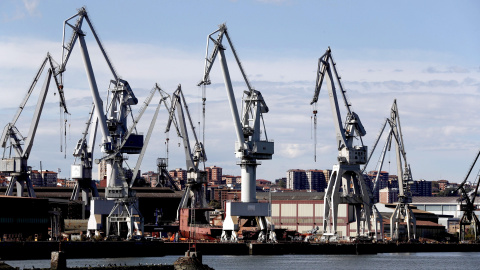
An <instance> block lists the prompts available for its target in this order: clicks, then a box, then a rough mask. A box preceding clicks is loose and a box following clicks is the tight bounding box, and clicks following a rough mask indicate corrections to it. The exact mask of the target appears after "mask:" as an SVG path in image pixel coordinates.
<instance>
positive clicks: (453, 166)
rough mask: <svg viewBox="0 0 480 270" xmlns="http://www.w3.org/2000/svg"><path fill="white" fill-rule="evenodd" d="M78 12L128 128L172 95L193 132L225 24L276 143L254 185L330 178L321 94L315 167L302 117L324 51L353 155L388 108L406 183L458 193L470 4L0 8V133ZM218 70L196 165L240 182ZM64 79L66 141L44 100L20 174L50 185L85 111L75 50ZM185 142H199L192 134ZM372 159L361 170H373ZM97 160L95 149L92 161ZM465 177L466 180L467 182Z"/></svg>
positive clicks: (260, 0)
mask: <svg viewBox="0 0 480 270" xmlns="http://www.w3.org/2000/svg"><path fill="white" fill-rule="evenodd" d="M82 6H85V7H86V8H87V11H88V15H89V18H90V19H91V21H92V22H93V24H94V27H95V31H96V33H97V34H98V35H99V37H100V38H101V40H102V42H103V44H104V47H105V49H106V51H107V53H108V55H109V57H110V59H111V61H112V63H113V65H114V66H115V69H116V70H117V72H118V74H120V76H121V77H122V78H123V79H125V80H127V81H128V82H129V83H130V85H131V86H132V88H133V90H134V93H135V95H136V96H137V97H138V99H139V105H137V106H135V107H133V112H134V115H136V113H137V111H138V110H139V108H140V104H141V103H142V102H143V100H144V99H145V98H146V97H147V95H148V93H149V92H150V90H151V89H152V87H153V86H154V85H155V83H158V84H159V85H160V86H161V88H162V89H163V90H164V91H165V92H167V93H170V94H171V93H173V91H174V90H175V89H176V88H177V85H178V84H181V85H182V89H183V91H184V93H185V95H186V99H187V102H188V105H189V108H190V111H191V114H192V118H193V120H194V122H195V123H197V122H202V123H203V118H202V113H201V112H202V106H201V93H202V92H201V88H199V87H197V86H196V85H197V83H198V82H199V81H200V80H201V79H202V77H203V68H204V59H205V48H206V41H207V36H208V34H210V33H211V32H213V31H215V30H217V29H218V25H219V24H222V23H226V25H227V27H228V32H229V35H230V37H231V39H232V42H233V44H234V46H235V49H236V52H237V53H238V55H239V58H240V60H241V61H242V64H243V67H244V69H245V71H246V74H247V76H248V80H249V82H250V83H251V85H253V87H254V88H255V89H256V90H259V91H260V92H261V93H262V95H263V97H264V99H265V101H266V103H267V105H268V107H269V109H270V111H269V112H268V113H267V114H264V120H265V129H266V132H267V134H268V139H273V140H274V142H275V154H274V155H273V159H272V160H263V161H262V165H260V166H258V167H257V179H266V180H270V181H274V180H275V179H278V178H281V177H285V176H286V172H287V170H289V169H331V168H332V166H333V164H335V163H336V157H337V149H336V146H335V129H334V125H333V116H332V113H331V109H330V102H329V99H328V94H327V88H326V85H324V86H323V87H322V91H321V92H320V96H319V101H318V104H317V109H318V114H317V117H318V127H317V145H316V154H317V158H316V161H314V149H315V147H314V140H313V133H314V132H313V127H312V106H311V105H310V101H311V99H312V96H313V92H314V89H315V79H316V69H317V62H318V58H319V57H320V56H321V55H322V54H323V53H324V52H325V50H326V49H327V48H328V47H329V46H330V47H331V49H332V55H333V57H334V59H335V62H336V64H337V65H336V67H337V69H338V71H339V73H340V75H341V76H342V81H343V84H344V87H345V89H346V91H347V95H348V99H349V101H350V103H351V104H352V108H353V111H355V112H356V113H357V114H358V115H359V117H360V119H361V121H362V123H363V125H364V127H365V129H366V131H367V134H366V136H364V137H363V142H364V144H365V145H367V146H368V147H370V148H371V146H372V145H373V143H374V141H375V140H376V138H377V135H378V132H379V130H380V128H381V125H382V124H383V122H384V121H385V118H386V117H388V116H389V110H390V107H391V106H392V103H393V100H394V99H396V100H397V104H398V108H399V114H400V119H401V125H402V126H401V127H402V132H403V136H404V143H405V149H406V152H407V160H408V163H409V164H410V166H411V169H412V174H413V178H414V179H415V180H418V179H425V180H429V181H432V180H440V179H446V180H449V181H451V182H461V181H463V179H464V177H465V174H466V173H467V171H468V169H469V167H470V165H471V163H472V161H473V159H474V157H475V155H476V153H477V152H478V149H479V148H480V136H478V135H480V118H479V117H477V114H478V112H477V111H478V101H479V100H480V53H479V52H480V24H479V23H478V18H479V15H480V2H478V1H473V0H472V1H467V0H462V1H441V0H440V1H439V0H435V1H428V0H427V1H300V0H245V1H219V0H207V1H108V0H107V1H59V0H48V1H36V0H24V1H14V0H4V1H0V85H1V86H2V88H1V89H0V91H1V94H2V99H3V104H2V110H1V111H0V118H1V119H2V122H3V123H0V125H2V126H4V125H6V124H7V123H8V122H9V121H11V119H12V118H13V116H14V115H15V112H16V110H17V108H18V106H19V105H20V103H21V101H22V100H23V98H24V96H25V93H26V92H27V89H28V87H29V85H30V83H31V81H32V79H33V77H34V76H35V74H36V72H37V70H38V68H39V66H40V64H41V62H42V60H43V58H44V57H45V55H46V53H47V52H50V53H51V55H52V56H53V58H54V59H55V60H56V61H57V62H60V61H61V51H62V48H61V46H62V34H63V31H62V29H63V22H64V21H65V20H66V19H68V18H70V17H71V16H73V15H75V14H76V13H77V9H78V8H80V7H82ZM85 26H86V25H85ZM85 26H84V28H83V30H84V31H85V33H86V37H85V38H86V40H87V45H88V48H89V52H90V55H91V58H92V64H93V67H94V71H95V76H96V78H97V83H98V86H99V89H100V92H101V95H102V98H103V99H104V100H105V99H106V93H107V89H108V85H109V81H110V80H111V79H112V76H111V74H110V73H109V70H108V67H107V65H106V63H105V61H104V60H103V59H102V57H101V54H100V51H99V50H98V46H97V45H96V44H95V42H94V39H93V37H92V31H91V30H90V29H88V28H86V27H85ZM226 58H227V61H228V64H229V69H230V73H231V77H232V81H233V85H234V91H235V95H236V99H237V104H238V106H240V102H241V94H242V92H243V90H245V89H246V86H245V84H244V82H243V79H242V77H241V75H240V73H239V71H238V68H237V66H236V64H235V60H234V57H233V55H232V53H231V50H230V48H229V47H228V46H227V50H226ZM219 66H220V64H219V63H215V64H214V66H213V68H212V71H211V75H210V78H211V81H212V84H211V85H210V86H208V87H207V88H206V98H207V100H206V115H205V117H206V118H205V138H204V140H205V149H206V153H207V157H208V161H207V162H206V166H213V165H216V166H218V167H222V168H223V174H231V175H240V167H239V166H238V165H236V161H237V160H236V159H235V155H234V143H235V140H236V136H235V131H234V126H233V120H232V116H231V114H230V109H229V105H228V100H227V94H226V91H225V87H224V84H223V78H222V74H221V69H220V67H219ZM64 76H65V77H64V78H65V83H64V89H65V97H66V103H67V107H68V109H69V111H70V113H71V114H70V115H69V116H68V117H67V120H68V121H67V128H66V135H64V134H60V125H61V124H62V123H61V120H60V116H59V115H60V113H59V107H58V97H57V96H56V95H54V91H53V89H54V88H53V87H52V88H51V90H50V92H49V94H48V97H47V100H46V104H45V108H44V111H43V113H42V116H41V120H40V126H39V128H38V131H37V135H36V137H35V142H34V146H33V149H32V153H31V156H30V158H29V165H30V166H32V167H33V169H40V161H41V162H42V167H43V169H48V170H55V171H56V170H57V169H58V168H60V169H61V173H60V175H59V177H67V178H68V177H69V175H70V164H72V163H73V162H74V158H73V156H72V153H73V149H74V147H75V144H76V142H77V141H78V139H80V137H81V134H82V132H83V130H84V128H85V122H86V120H87V118H88V112H89V110H90V106H91V103H92V98H91V94H90V90H89V86H88V82H87V79H86V75H85V69H84V66H83V62H82V60H81V53H80V50H79V47H78V46H77V47H76V48H74V50H73V53H72V57H71V59H70V60H69V62H68V64H67V70H66V71H65V73H64ZM42 84H43V79H41V80H40V82H39V83H38V85H37V89H36V90H35V91H36V92H35V93H34V94H32V97H31V98H30V100H29V102H28V103H27V106H26V107H25V109H24V111H23V113H22V116H21V118H20V119H19V121H18V122H17V127H18V128H19V130H20V132H21V133H22V134H23V135H24V136H26V134H28V129H29V125H30V121H31V118H32V115H33V109H34V107H35V104H36V99H37V97H38V92H40V87H41V85H42ZM104 102H105V101H104ZM156 103H158V96H156V97H154V100H153V101H152V105H151V106H149V108H148V109H147V111H146V113H145V115H144V116H143V118H142V120H141V121H140V123H139V125H138V129H139V131H141V132H143V133H144V134H146V132H147V129H148V126H149V124H150V121H151V119H152V115H153V112H154V110H155V106H156V105H155V104H156ZM340 106H341V107H342V108H343V107H344V106H343V104H340ZM342 117H343V118H344V117H345V112H343V114H342ZM167 118H168V114H167V112H166V110H165V108H163V107H162V108H161V109H160V114H159V118H158V120H157V122H156V126H155V129H154V134H153V136H152V140H151V141H150V143H149V145H148V149H147V151H146V154H145V158H144V160H143V163H142V166H141V170H142V172H145V171H150V170H151V171H155V170H156V159H157V158H158V157H166V156H167V153H166V143H165V142H166V138H167V135H166V134H165V133H164V130H165V125H166V122H167ZM342 120H344V119H342ZM99 133H100V132H99ZM197 133H198V134H199V136H200V137H201V138H202V133H203V132H202V129H201V128H197ZM168 138H170V140H169V143H168V146H169V147H168V149H169V151H168V158H169V169H174V168H185V156H184V152H183V149H182V147H179V145H180V144H181V142H182V141H181V140H180V139H178V138H177V136H176V134H175V132H173V131H171V132H170V134H169V135H168ZM61 141H66V145H65V144H63V145H61V143H60V142H61ZM60 150H62V152H61V151H60ZM379 150H380V149H377V150H376V151H375V154H374V155H373V157H372V161H371V162H370V164H369V166H368V167H367V171H370V170H375V166H376V163H377V160H378V156H379V154H380V153H379V152H380V151H379ZM101 155H102V153H101V152H100V151H98V148H97V151H95V158H100V157H101ZM136 159H137V156H133V155H132V156H130V158H129V160H128V161H127V163H128V165H129V166H130V167H133V166H135V162H136ZM385 159H386V162H385V165H384V167H383V170H386V171H389V172H390V173H391V174H396V166H395V162H396V160H395V154H394V152H393V151H392V153H387V155H386V158H385ZM478 167H480V164H479V165H478ZM477 172H478V168H476V169H475V170H474V172H473V173H472V174H474V176H475V175H477V174H478V173H477ZM94 175H96V170H95V171H94ZM94 178H95V177H94Z"/></svg>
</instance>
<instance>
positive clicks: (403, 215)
mask: <svg viewBox="0 0 480 270" xmlns="http://www.w3.org/2000/svg"><path fill="white" fill-rule="evenodd" d="M387 124H388V125H389V126H390V129H389V131H388V133H387V138H386V141H385V145H384V147H383V150H382V153H381V154H380V159H379V162H378V163H377V175H376V178H375V181H374V186H373V191H375V190H376V189H377V184H378V181H379V180H378V179H379V176H380V172H381V170H382V166H383V163H384V160H385V155H386V152H387V150H388V151H390V150H391V145H392V141H393V142H395V153H396V160H397V173H398V203H397V205H396V207H395V210H394V212H393V213H392V216H391V217H390V235H391V239H392V240H393V241H396V240H400V227H401V225H400V222H405V224H406V225H407V226H406V227H407V240H408V241H414V240H415V239H416V219H415V215H414V214H413V212H412V209H411V208H410V203H411V202H412V193H411V191H410V185H411V184H412V183H413V178H412V172H411V169H410V164H408V162H407V153H406V151H405V145H404V142H403V135H402V128H401V126H400V115H399V111H398V107H397V100H396V99H395V100H394V101H393V105H392V108H391V109H390V118H387V119H386V120H385V122H384V124H383V127H382V129H381V131H380V133H379V135H378V137H377V139H376V140H375V143H374V145H373V148H372V151H371V153H370V156H369V158H368V160H367V163H366V164H365V166H364V169H363V170H365V169H366V167H367V165H368V162H369V161H370V159H371V157H372V155H373V152H374V151H375V148H376V146H377V144H378V142H379V141H380V138H381V137H382V134H383V132H384V130H385V127H386V125H387ZM372 199H373V197H372ZM372 203H374V202H373V201H372ZM374 210H375V212H374V215H375V213H378V211H376V208H375V207H374ZM375 235H376V234H375Z"/></svg>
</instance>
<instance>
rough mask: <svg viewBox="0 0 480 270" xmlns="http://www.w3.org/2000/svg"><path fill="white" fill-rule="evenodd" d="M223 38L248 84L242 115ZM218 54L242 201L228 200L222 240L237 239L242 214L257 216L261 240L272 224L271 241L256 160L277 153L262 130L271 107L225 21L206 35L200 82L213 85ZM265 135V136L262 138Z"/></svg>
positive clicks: (267, 213) (273, 238)
mask: <svg viewBox="0 0 480 270" xmlns="http://www.w3.org/2000/svg"><path fill="white" fill-rule="evenodd" d="M215 34H217V37H216V38H214V35H215ZM223 37H226V38H227V41H228V44H229V45H230V49H231V50H232V52H233V55H234V57H235V60H236V62H237V64H238V67H239V69H240V72H241V74H242V76H243V80H244V81H245V84H246V86H247V90H246V91H244V96H243V106H242V117H241V118H240V115H239V113H238V109H237V104H236V101H235V94H234V92H233V87H232V82H231V79H230V73H229V71H228V65H227V60H226V58H225V53H224V51H225V49H226V48H225V47H224V45H223V44H222V41H223ZM210 41H211V42H212V43H213V49H212V52H211V54H210V55H209V44H210ZM217 56H218V57H219V58H220V63H221V67H222V72H223V78H224V82H225V88H226V90H227V95H228V100H229V103H230V109H231V112H232V117H233V123H234V127H235V132H236V136H237V141H236V143H235V156H236V157H237V158H240V162H239V163H238V164H239V165H240V167H241V172H242V174H241V177H242V181H241V184H242V195H241V202H227V206H226V217H225V221H224V223H223V232H222V240H223V241H236V239H237V238H236V230H238V227H237V224H235V223H234V222H233V220H232V218H231V217H232V216H240V217H244V218H246V219H255V220H256V221H257V224H259V225H260V229H261V231H260V233H259V240H260V241H264V240H266V238H267V230H268V229H269V225H270V227H271V228H272V229H271V230H270V234H269V237H268V238H269V239H270V240H271V241H275V232H274V230H273V228H274V227H273V224H268V223H267V220H266V217H267V216H270V214H269V206H270V204H268V203H258V202H257V199H256V188H255V180H256V168H257V166H258V165H260V163H259V162H258V161H257V160H270V159H272V155H273V153H274V143H273V141H269V140H268V137H267V133H266V130H265V126H264V125H263V134H262V130H261V126H262V123H263V114H264V113H267V112H268V107H267V105H266V103H265V101H264V99H263V96H262V94H261V92H260V91H257V90H255V89H254V88H252V86H251V85H250V83H249V81H248V79H247V76H246V74H245V72H244V69H243V67H242V65H241V62H240V60H239V58H238V55H237V53H236V51H235V49H234V47H233V44H232V42H231V40H230V37H229V35H228V32H227V26H226V25H225V24H222V25H220V26H219V29H218V30H216V31H214V32H213V33H211V34H210V35H208V37H207V50H206V56H205V69H204V75H203V79H202V81H201V82H200V83H199V84H198V85H199V86H200V85H209V84H210V76H209V75H210V71H211V69H212V66H213V63H214V62H215V59H216V57H217ZM262 135H263V136H264V138H262Z"/></svg>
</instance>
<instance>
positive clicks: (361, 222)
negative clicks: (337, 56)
mask: <svg viewBox="0 0 480 270" xmlns="http://www.w3.org/2000/svg"><path fill="white" fill-rule="evenodd" d="M325 77H326V78H327V80H326V81H327V87H328V94H329V97H330V106H331V109H332V113H333V120H334V121H333V122H334V124H335V133H336V146H337V148H338V157H337V161H338V163H337V164H335V165H333V170H332V176H331V177H330V179H331V180H330V181H329V182H328V186H327V190H326V191H325V199H324V209H323V217H324V218H323V235H324V238H325V239H326V238H328V239H330V240H332V241H333V240H336V239H338V232H337V222H338V221H337V217H338V205H339V204H342V203H343V204H345V203H348V204H350V205H353V206H354V209H355V217H356V220H357V236H359V237H369V231H370V229H371V222H370V216H371V212H372V203H371V199H370V197H371V194H370V191H369V189H368V187H367V185H366V183H365V181H364V179H363V175H362V173H361V170H360V165H361V164H365V162H366V159H367V146H365V145H363V141H362V137H363V136H365V135H366V131H365V128H364V127H363V125H362V122H361V121H360V118H359V116H358V115H357V114H356V113H355V112H353V111H352V110H351V108H350V107H351V104H350V103H349V102H348V100H347V96H346V90H345V89H344V88H343V86H342V83H341V81H340V76H339V75H338V72H337V69H336V67H335V62H334V61H333V58H332V54H331V49H330V47H329V48H328V49H327V51H326V52H325V54H324V55H322V57H320V59H319V61H318V70H317V80H316V87H315V92H314V95H313V99H312V102H311V103H310V104H311V105H313V106H314V117H315V120H314V121H316V117H317V116H316V113H317V108H316V103H317V101H318V95H319V94H320V89H321V87H322V83H323V80H324V78H325ZM335 82H336V84H337V85H338V88H339V91H340V93H341V97H342V98H343V101H344V104H345V107H346V109H347V116H346V120H345V123H342V117H341V114H340V108H339V105H338V97H337V90H336V88H335ZM354 139H359V141H360V145H353V143H354ZM361 226H362V227H363V228H364V229H363V231H361V229H360V228H361ZM365 228H366V232H365Z"/></svg>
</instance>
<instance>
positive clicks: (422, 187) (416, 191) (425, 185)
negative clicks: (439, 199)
mask: <svg viewBox="0 0 480 270" xmlns="http://www.w3.org/2000/svg"><path fill="white" fill-rule="evenodd" d="M410 191H411V192H412V196H420V197H431V196H432V181H426V180H423V179H421V180H418V181H413V184H412V185H410Z"/></svg>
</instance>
